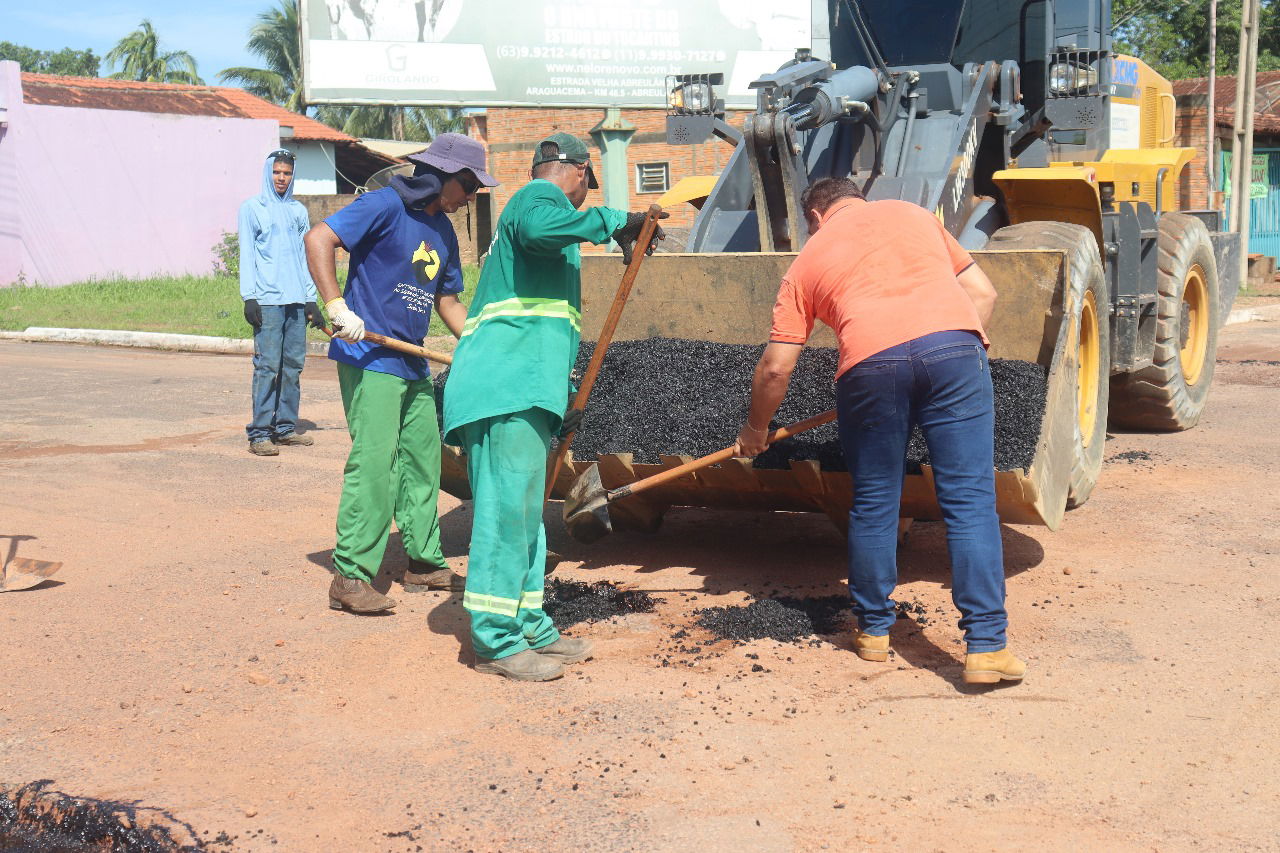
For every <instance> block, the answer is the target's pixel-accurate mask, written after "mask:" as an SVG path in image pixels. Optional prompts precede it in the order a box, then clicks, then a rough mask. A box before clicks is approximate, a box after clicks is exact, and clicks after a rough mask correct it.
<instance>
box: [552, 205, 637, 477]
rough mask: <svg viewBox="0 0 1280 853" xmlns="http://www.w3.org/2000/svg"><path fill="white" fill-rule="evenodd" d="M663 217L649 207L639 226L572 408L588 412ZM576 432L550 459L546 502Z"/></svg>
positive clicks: (565, 438) (567, 437)
mask: <svg viewBox="0 0 1280 853" xmlns="http://www.w3.org/2000/svg"><path fill="white" fill-rule="evenodd" d="M661 214H662V207H661V206H660V205H657V204H651V205H649V210H648V212H646V213H645V217H644V224H643V225H641V226H640V236H639V238H638V239H637V240H636V245H635V249H634V250H633V251H632V253H631V263H629V264H627V270H626V272H624V273H623V274H622V282H621V283H620V284H619V285H618V292H617V293H616V294H614V297H613V305H611V306H610V307H609V316H608V317H606V318H605V321H604V327H603V328H601V330H600V339H599V340H597V341H596V348H595V350H594V351H593V352H592V353H591V360H590V361H589V362H587V372H586V373H585V374H583V377H582V384H581V385H579V386H578V393H577V396H575V397H574V398H573V408H575V409H583V410H585V409H586V407H587V398H588V397H590V396H591V388H592V386H594V385H595V384H596V376H598V375H599V374H600V365H601V363H602V362H604V356H605V353H606V352H607V351H608V349H609V344H610V343H611V342H612V341H613V333H614V332H615V331H616V330H617V328H618V322H619V321H620V320H621V319H622V309H623V308H624V307H625V306H626V304H627V297H629V296H630V295H631V288H632V287H633V286H634V285H635V282H636V275H637V274H638V273H639V272H640V263H641V262H642V261H643V260H644V257H645V255H646V254H647V251H646V250H647V249H648V248H649V244H650V243H651V242H653V232H654V231H655V230H656V229H657V227H658V217H659V216H660V215H661ZM573 436H574V434H573V433H569V434H568V435H567V436H565V437H564V439H563V440H561V442H560V444H559V446H558V447H556V452H555V455H553V456H552V458H551V464H550V465H548V466H547V468H548V471H547V491H546V495H544V499H545V500H551V490H552V489H553V488H555V484H556V478H557V477H559V476H560V466H561V465H563V464H564V457H565V454H566V453H568V452H569V446H570V445H572V444H573Z"/></svg>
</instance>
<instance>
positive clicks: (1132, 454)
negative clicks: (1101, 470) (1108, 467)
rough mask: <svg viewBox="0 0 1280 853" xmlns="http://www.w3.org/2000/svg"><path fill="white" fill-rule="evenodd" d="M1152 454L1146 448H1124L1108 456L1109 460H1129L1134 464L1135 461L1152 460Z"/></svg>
mask: <svg viewBox="0 0 1280 853" xmlns="http://www.w3.org/2000/svg"><path fill="white" fill-rule="evenodd" d="M1151 458H1152V457H1151V454H1150V453H1148V452H1147V451H1145V450H1124V451H1121V452H1120V453H1117V454H1115V455H1114V456H1108V457H1107V461H1108V462H1128V463H1129V464H1130V465H1132V464H1133V463H1135V462H1150V461H1151Z"/></svg>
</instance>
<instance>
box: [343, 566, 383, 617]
mask: <svg viewBox="0 0 1280 853" xmlns="http://www.w3.org/2000/svg"><path fill="white" fill-rule="evenodd" d="M329 606H330V607H332V608H333V609H334V610H342V609H343V608H346V609H347V610H350V611H351V612H352V613H381V612H382V611H384V610H390V609H391V608H393V607H395V606H396V600H395V599H394V598H387V597H386V596H385V595H383V594H382V593H380V592H378V591H377V590H376V589H374V588H373V587H371V586H369V584H368V583H367V582H365V581H358V580H356V579H354V578H348V577H343V576H342V575H340V574H337V573H336V572H335V573H334V575H333V583H331V584H329Z"/></svg>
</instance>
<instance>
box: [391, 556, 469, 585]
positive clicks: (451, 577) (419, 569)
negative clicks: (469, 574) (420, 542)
mask: <svg viewBox="0 0 1280 853" xmlns="http://www.w3.org/2000/svg"><path fill="white" fill-rule="evenodd" d="M400 582H401V583H402V584H404V586H405V592H421V591H423V590H429V589H447V590H451V591H453V592H462V590H463V589H464V588H465V587H466V585H467V582H466V578H464V577H463V576H462V575H460V574H457V573H456V572H454V571H453V570H452V569H450V568H449V567H448V566H445V567H444V568H440V567H438V566H433V565H431V564H430V563H423V562H419V561H418V560H410V561H409V568H407V569H405V571H404V575H403V576H402V577H401V578H400ZM410 587H413V588H412V589H410Z"/></svg>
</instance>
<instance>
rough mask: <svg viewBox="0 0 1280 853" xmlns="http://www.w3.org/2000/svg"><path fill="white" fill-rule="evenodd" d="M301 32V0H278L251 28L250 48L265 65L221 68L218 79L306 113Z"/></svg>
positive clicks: (260, 15) (288, 108) (290, 108)
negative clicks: (299, 17) (300, 42)
mask: <svg viewBox="0 0 1280 853" xmlns="http://www.w3.org/2000/svg"><path fill="white" fill-rule="evenodd" d="M298 32H299V31H298V0H278V3H277V5H275V6H272V7H271V8H270V9H267V10H265V11H262V12H259V13H258V18H257V23H255V24H254V25H253V27H251V28H250V30H249V43H248V45H247V46H248V48H249V52H250V53H252V54H254V55H255V56H257V57H259V58H260V59H261V60H262V62H263V65H265V66H266V67H265V68H247V67H243V66H237V67H235V68H228V69H226V70H224V71H221V72H219V74H218V79H219V80H221V81H223V82H224V83H231V84H233V85H236V86H240V87H241V88H243V89H245V90H246V91H248V92H249V93H250V94H254V95H257V96H258V97H259V98H264V99H266V100H268V101H271V102H272V103H276V104H279V105H280V106H282V107H284V108H285V109H287V110H292V111H293V112H296V113H305V112H306V111H307V103H306V101H304V100H303V97H302V57H301V56H299V52H298V43H299V36H298Z"/></svg>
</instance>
